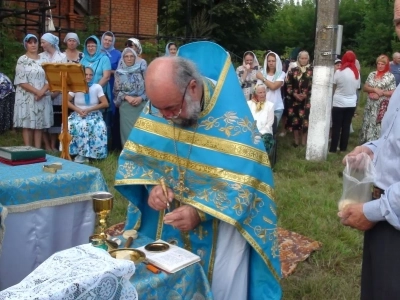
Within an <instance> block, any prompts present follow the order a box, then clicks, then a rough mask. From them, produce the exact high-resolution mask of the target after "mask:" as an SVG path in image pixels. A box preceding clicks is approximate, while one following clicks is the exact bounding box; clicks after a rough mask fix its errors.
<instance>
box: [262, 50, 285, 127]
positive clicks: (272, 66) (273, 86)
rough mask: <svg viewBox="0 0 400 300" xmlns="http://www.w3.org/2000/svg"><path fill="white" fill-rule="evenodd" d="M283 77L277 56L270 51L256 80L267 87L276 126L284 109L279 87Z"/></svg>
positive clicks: (283, 79) (283, 73)
mask: <svg viewBox="0 0 400 300" xmlns="http://www.w3.org/2000/svg"><path fill="white" fill-rule="evenodd" d="M285 76H286V74H285V72H283V71H282V62H281V59H280V57H279V55H278V54H276V53H275V52H272V51H270V52H268V54H267V55H266V57H265V60H264V68H263V72H262V77H258V79H260V80H261V81H262V82H263V83H264V84H265V85H266V86H267V100H268V101H270V102H272V104H274V115H275V116H276V121H277V123H278V124H279V121H280V119H281V118H282V114H283V109H284V106H283V100H282V93H281V87H282V85H283V83H284V82H285Z"/></svg>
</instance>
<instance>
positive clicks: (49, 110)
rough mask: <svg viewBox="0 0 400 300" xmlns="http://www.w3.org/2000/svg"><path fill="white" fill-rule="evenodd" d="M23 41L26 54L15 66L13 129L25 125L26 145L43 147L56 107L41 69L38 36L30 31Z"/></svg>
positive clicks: (41, 60) (23, 133)
mask: <svg viewBox="0 0 400 300" xmlns="http://www.w3.org/2000/svg"><path fill="white" fill-rule="evenodd" d="M23 44H24V47H25V50H26V53H25V54H24V55H22V56H21V57H20V58H19V59H18V62H17V66H16V68H15V80H14V84H15V85H16V87H17V88H16V93H15V105H14V128H18V127H22V137H23V139H24V145H25V146H35V147H36V148H41V147H42V146H41V145H42V133H43V129H46V128H50V127H51V126H53V106H52V105H51V98H50V93H48V89H49V85H48V83H47V81H46V76H45V73H44V70H43V68H42V63H43V62H46V61H45V60H44V59H43V57H42V56H40V55H39V54H38V48H39V47H38V38H37V37H36V36H35V35H33V34H28V35H27V36H26V37H25V38H24V39H23Z"/></svg>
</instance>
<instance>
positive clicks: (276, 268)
mask: <svg viewBox="0 0 400 300" xmlns="http://www.w3.org/2000/svg"><path fill="white" fill-rule="evenodd" d="M178 55H179V56H181V57H184V58H187V59H190V60H192V61H193V62H194V63H195V64H196V66H197V67H198V69H199V71H200V73H201V74H202V75H203V76H204V77H206V78H209V79H211V80H212V81H211V80H208V79H205V80H204V97H205V105H204V109H203V111H202V112H201V115H200V117H199V120H198V127H197V128H195V126H193V127H180V126H178V125H176V126H175V127H174V126H173V125H172V123H171V122H169V121H167V120H165V119H163V118H159V117H156V116H153V115H149V114H148V108H146V109H145V110H144V111H143V112H142V114H141V115H140V117H139V119H138V120H137V122H136V124H135V128H134V129H133V130H132V132H131V134H130V136H129V140H128V141H127V143H126V144H125V147H124V150H123V152H122V153H121V156H120V159H119V165H118V170H117V174H116V181H115V186H116V189H117V190H118V191H119V192H121V193H122V194H123V195H124V196H125V197H126V198H127V199H128V200H129V201H130V204H129V207H128V216H127V223H126V228H136V229H139V231H140V232H142V233H143V234H145V235H147V236H149V237H152V238H154V239H158V238H161V239H163V240H166V241H174V242H175V243H177V244H178V245H179V246H181V247H185V248H186V249H188V250H190V251H192V252H194V253H196V254H198V255H200V256H201V257H202V264H203V268H204V270H205V272H206V274H207V275H208V278H209V280H211V278H212V271H213V266H214V259H215V250H216V237H217V227H218V223H219V222H220V221H224V222H227V223H229V224H231V225H233V226H235V227H236V229H237V230H238V231H239V232H240V233H241V234H242V236H243V237H244V238H245V239H246V241H247V242H248V243H249V244H250V246H251V252H250V253H251V254H250V270H249V275H250V276H249V295H248V299H280V298H281V288H280V285H279V278H280V274H281V272H280V261H279V246H278V236H277V225H276V224H277V216H276V205H275V203H274V201H273V199H274V183H273V177H272V171H271V168H270V164H269V160H268V156H267V154H266V152H265V149H264V146H263V144H262V143H261V141H260V140H258V139H256V138H255V136H256V135H257V132H256V130H257V129H256V127H255V124H254V121H253V117H252V114H251V112H250V110H249V108H248V105H247V103H246V101H245V99H244V96H243V93H242V90H241V88H240V84H239V81H238V79H237V76H236V73H235V70H234V69H233V66H232V63H231V60H230V57H229V55H228V54H227V52H226V51H225V50H224V49H223V48H222V47H220V46H218V45H217V44H214V43H211V42H196V43H191V44H188V45H185V46H182V47H180V48H179V53H178ZM213 82H215V84H214V83H213ZM174 140H175V143H176V144H174ZM175 147H176V150H175ZM175 151H176V152H178V155H176V152H175ZM179 168H180V169H184V170H186V172H185V190H183V194H182V197H180V193H179V191H178V188H179V185H178V183H179V181H178V179H179ZM161 177H164V178H165V180H166V183H167V185H168V186H169V187H170V188H171V189H173V190H174V193H175V195H176V199H177V200H179V202H178V201H176V200H174V202H175V204H174V205H179V203H183V204H189V205H192V206H193V207H195V208H196V209H197V210H198V211H199V212H200V216H201V219H202V222H201V224H200V225H199V226H198V227H197V228H196V229H194V230H193V231H191V232H186V233H185V232H180V231H179V230H176V229H174V228H173V227H172V226H169V225H165V224H163V222H162V220H163V217H164V214H165V212H164V211H162V212H156V211H154V210H153V209H151V208H150V207H149V206H148V205H147V198H148V191H150V189H151V188H152V187H153V186H154V185H157V184H159V180H160V178H161Z"/></svg>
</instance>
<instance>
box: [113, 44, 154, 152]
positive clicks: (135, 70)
mask: <svg viewBox="0 0 400 300" xmlns="http://www.w3.org/2000/svg"><path fill="white" fill-rule="evenodd" d="M146 100H147V97H146V90H145V86H144V74H142V71H141V69H140V64H139V63H137V62H136V52H135V51H134V50H133V49H131V48H125V49H124V51H123V52H122V59H121V61H120V63H119V66H118V69H117V70H116V71H115V85H114V103H115V106H116V107H119V114H120V130H121V143H122V147H123V146H124V144H125V142H126V141H127V139H128V137H129V134H130V132H131V130H132V128H133V126H134V125H135V122H136V120H137V118H138V117H139V115H140V113H141V112H142V110H143V107H144V106H145V105H146Z"/></svg>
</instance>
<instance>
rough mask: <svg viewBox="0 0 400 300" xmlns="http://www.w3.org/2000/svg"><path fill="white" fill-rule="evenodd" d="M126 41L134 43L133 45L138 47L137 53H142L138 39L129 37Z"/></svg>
mask: <svg viewBox="0 0 400 300" xmlns="http://www.w3.org/2000/svg"><path fill="white" fill-rule="evenodd" d="M128 41H131V42H132V43H134V44H135V46H136V47H137V48H138V53H137V55H140V54H142V45H141V44H140V41H139V40H138V39H135V38H130V39H128Z"/></svg>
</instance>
